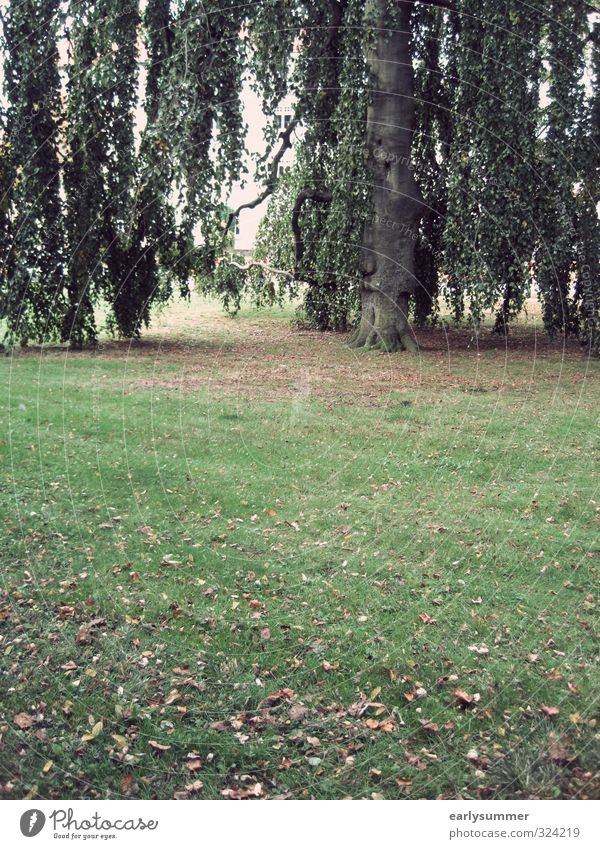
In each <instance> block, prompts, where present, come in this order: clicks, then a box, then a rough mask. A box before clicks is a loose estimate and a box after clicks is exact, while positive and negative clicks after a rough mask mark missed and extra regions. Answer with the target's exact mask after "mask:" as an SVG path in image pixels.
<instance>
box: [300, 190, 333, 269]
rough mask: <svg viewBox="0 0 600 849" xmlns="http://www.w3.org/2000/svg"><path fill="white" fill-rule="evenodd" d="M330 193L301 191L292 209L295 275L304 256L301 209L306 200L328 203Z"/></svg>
mask: <svg viewBox="0 0 600 849" xmlns="http://www.w3.org/2000/svg"><path fill="white" fill-rule="evenodd" d="M331 197H332V195H331V192H321V191H319V190H318V189H302V191H301V192H300V193H299V194H298V197H297V198H296V202H295V203H294V208H293V209H292V219H291V226H292V233H293V234H294V259H295V263H294V266H295V269H294V272H295V275H296V274H297V273H298V269H299V268H300V263H301V262H302V257H303V256H304V239H303V238H302V230H301V228H300V214H301V212H302V207H303V206H304V204H305V203H306V201H307V200H312V201H314V202H315V203H329V202H330V201H331Z"/></svg>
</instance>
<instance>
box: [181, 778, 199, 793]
mask: <svg viewBox="0 0 600 849" xmlns="http://www.w3.org/2000/svg"><path fill="white" fill-rule="evenodd" d="M203 787H204V783H203V782H202V781H200V779H199V778H197V779H196V780H195V781H192V783H191V784H186V785H185V791H186V793H198V792H199V791H200V790H202V788H203Z"/></svg>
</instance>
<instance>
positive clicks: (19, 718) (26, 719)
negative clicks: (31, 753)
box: [15, 713, 33, 731]
mask: <svg viewBox="0 0 600 849" xmlns="http://www.w3.org/2000/svg"><path fill="white" fill-rule="evenodd" d="M15 725H16V726H17V728H20V729H21V730H22V731H25V730H26V729H27V728H31V726H32V725H33V717H32V716H30V715H29V714H28V713H18V714H17V715H16V716H15Z"/></svg>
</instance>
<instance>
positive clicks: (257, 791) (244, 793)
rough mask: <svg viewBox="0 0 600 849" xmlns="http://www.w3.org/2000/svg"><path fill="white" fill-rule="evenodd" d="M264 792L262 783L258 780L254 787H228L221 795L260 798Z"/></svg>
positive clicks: (229, 797)
mask: <svg viewBox="0 0 600 849" xmlns="http://www.w3.org/2000/svg"><path fill="white" fill-rule="evenodd" d="M263 793H264V791H263V786H262V784H259V783H258V782H257V783H256V784H254V785H252V787H249V788H245V787H226V788H225V789H224V790H221V796H223V797H224V798H225V799H252V798H254V799H258V798H259V797H260V796H262V795H263Z"/></svg>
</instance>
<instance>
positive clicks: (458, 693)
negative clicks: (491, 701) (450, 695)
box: [454, 690, 473, 710]
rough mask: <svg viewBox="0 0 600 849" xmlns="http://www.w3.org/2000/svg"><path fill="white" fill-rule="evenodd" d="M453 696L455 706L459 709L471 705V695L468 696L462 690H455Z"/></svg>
mask: <svg viewBox="0 0 600 849" xmlns="http://www.w3.org/2000/svg"><path fill="white" fill-rule="evenodd" d="M454 698H455V699H456V705H457V707H459V708H460V709H461V710H467V709H468V708H470V707H472V706H473V696H470V695H469V694H468V693H466V692H465V691H464V690H455V691H454Z"/></svg>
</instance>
